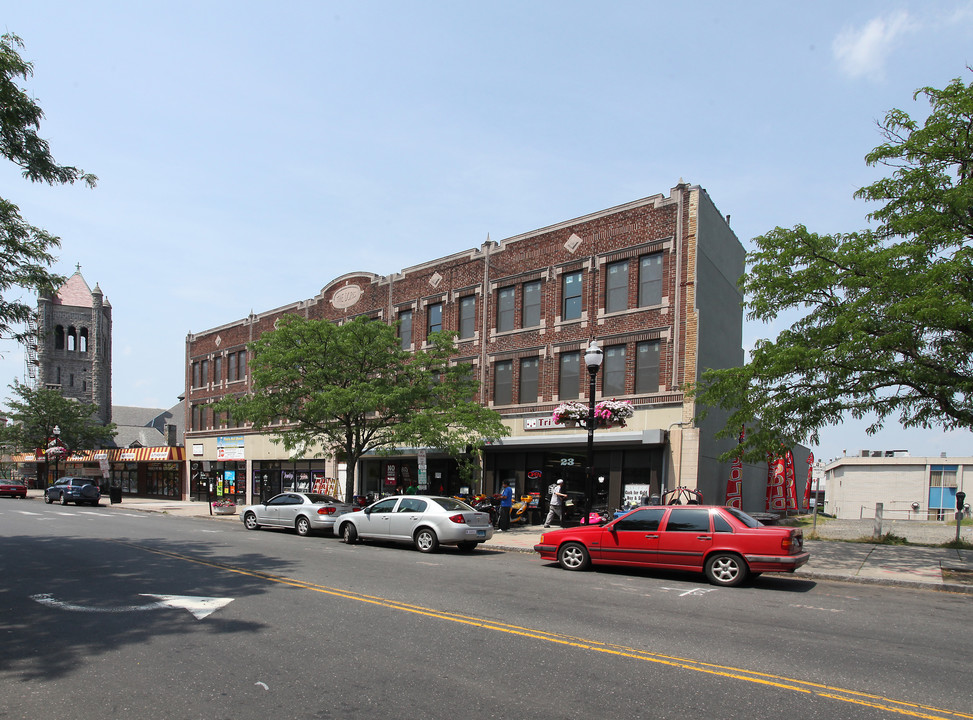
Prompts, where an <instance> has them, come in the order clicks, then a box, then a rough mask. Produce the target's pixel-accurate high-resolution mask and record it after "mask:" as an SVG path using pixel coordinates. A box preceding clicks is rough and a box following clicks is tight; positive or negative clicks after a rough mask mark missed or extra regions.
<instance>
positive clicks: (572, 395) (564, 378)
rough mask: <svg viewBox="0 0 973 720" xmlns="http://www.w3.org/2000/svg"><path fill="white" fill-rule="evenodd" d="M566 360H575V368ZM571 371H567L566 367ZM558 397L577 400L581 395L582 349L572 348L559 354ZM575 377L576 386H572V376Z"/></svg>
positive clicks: (559, 398)
mask: <svg viewBox="0 0 973 720" xmlns="http://www.w3.org/2000/svg"><path fill="white" fill-rule="evenodd" d="M566 361H573V364H574V368H576V369H572V368H571V367H570V363H569V362H566ZM566 366H568V367H567V369H568V370H569V371H570V372H567V373H565V367H566ZM557 369H558V372H557V397H558V400H561V401H563V400H577V399H578V398H579V397H581V351H580V350H572V351H569V352H562V353H561V354H560V355H559V356H558V360H557ZM572 376H573V378H574V387H573V388H572V387H570V384H568V385H566V384H565V383H566V382H567V383H570V380H571V378H572Z"/></svg>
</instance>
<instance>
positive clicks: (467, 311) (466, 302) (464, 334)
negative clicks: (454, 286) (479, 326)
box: [459, 295, 476, 340]
mask: <svg viewBox="0 0 973 720" xmlns="http://www.w3.org/2000/svg"><path fill="white" fill-rule="evenodd" d="M475 332H476V296H475V295H467V296H466V297H463V298H460V301H459V337H460V339H461V340H465V339H467V338H471V337H473V334H474V333H475Z"/></svg>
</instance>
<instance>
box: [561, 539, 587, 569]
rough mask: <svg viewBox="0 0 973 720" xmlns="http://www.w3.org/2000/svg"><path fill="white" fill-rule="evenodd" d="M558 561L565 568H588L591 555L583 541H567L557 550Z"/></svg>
mask: <svg viewBox="0 0 973 720" xmlns="http://www.w3.org/2000/svg"><path fill="white" fill-rule="evenodd" d="M557 562H558V565H560V566H561V567H563V568H564V569H565V570H586V569H587V568H588V566H589V565H590V564H591V555H589V554H588V548H586V547H585V546H584V545H582V544H581V543H576V542H571V543H566V544H564V545H562V546H561V548H560V549H559V550H558V551H557Z"/></svg>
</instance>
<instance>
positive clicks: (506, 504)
mask: <svg viewBox="0 0 973 720" xmlns="http://www.w3.org/2000/svg"><path fill="white" fill-rule="evenodd" d="M513 504H514V489H513V488H512V487H510V481H509V480H504V481H503V489H502V490H500V519H499V521H498V522H497V525H498V526H499V528H500V532H507V530H509V529H510V508H512V507H513Z"/></svg>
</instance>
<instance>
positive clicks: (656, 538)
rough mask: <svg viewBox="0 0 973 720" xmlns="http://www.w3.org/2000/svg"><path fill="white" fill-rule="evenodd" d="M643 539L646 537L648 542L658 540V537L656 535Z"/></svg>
mask: <svg viewBox="0 0 973 720" xmlns="http://www.w3.org/2000/svg"><path fill="white" fill-rule="evenodd" d="M645 537H647V538H648V539H649V540H658V539H659V536H658V535H646V536H645Z"/></svg>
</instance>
